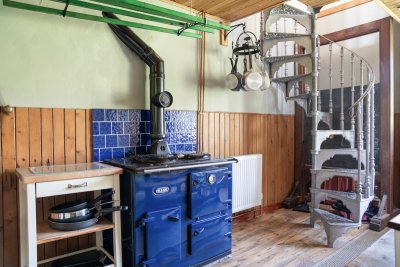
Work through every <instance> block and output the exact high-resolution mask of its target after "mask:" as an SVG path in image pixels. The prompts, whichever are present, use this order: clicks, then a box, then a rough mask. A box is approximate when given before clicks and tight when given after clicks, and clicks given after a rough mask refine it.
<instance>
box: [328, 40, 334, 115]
mask: <svg viewBox="0 0 400 267" xmlns="http://www.w3.org/2000/svg"><path fill="white" fill-rule="evenodd" d="M329 114H331V115H332V114H333V101H332V42H330V43H329Z"/></svg>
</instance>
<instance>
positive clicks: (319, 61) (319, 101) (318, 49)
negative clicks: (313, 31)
mask: <svg viewBox="0 0 400 267" xmlns="http://www.w3.org/2000/svg"><path fill="white" fill-rule="evenodd" d="M320 48H321V41H320V39H319V36H318V37H317V53H318V55H317V58H318V68H317V69H318V73H319V72H320V71H321V58H320V55H321V54H320ZM319 79H320V78H319V76H318V84H320V83H319V82H320V81H319ZM318 111H321V94H320V93H319V94H318Z"/></svg>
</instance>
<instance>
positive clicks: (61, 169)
mask: <svg viewBox="0 0 400 267" xmlns="http://www.w3.org/2000/svg"><path fill="white" fill-rule="evenodd" d="M121 173H122V169H121V168H116V167H112V166H109V165H106V164H102V163H81V164H69V165H58V166H42V167H31V168H23V169H17V175H18V177H19V203H20V207H19V214H20V250H21V253H20V260H21V266H23V267H24V266H28V267H33V266H37V265H38V264H42V263H46V262H50V261H52V260H55V259H59V258H62V257H67V256H71V255H75V254H77V253H79V252H74V253H69V254H65V255H62V256H57V257H54V258H52V259H46V260H44V261H41V262H38V261H37V245H39V244H45V243H48V242H52V241H56V240H61V239H64V238H69V237H74V236H79V235H84V234H88V233H94V232H95V233H96V247H94V248H89V249H85V250H84V251H89V250H94V249H99V250H102V251H103V252H104V253H105V254H106V255H107V256H108V257H109V258H110V259H112V260H113V261H114V266H117V267H120V266H122V259H121V228H120V227H121V216H120V212H114V213H113V216H112V217H113V221H112V222H110V221H108V220H106V219H102V220H101V222H99V223H98V224H95V225H93V226H91V227H88V228H86V229H82V230H77V231H58V230H54V229H52V228H50V227H49V226H48V225H47V223H40V224H37V223H36V198H41V197H50V196H58V195H64V194H75V193H82V192H88V191H98V190H103V189H112V190H114V191H115V193H114V195H113V199H119V194H120V188H119V174H121ZM107 229H113V231H114V234H113V237H114V240H113V241H114V257H112V256H111V255H110V254H109V253H108V252H107V251H105V250H104V249H103V248H102V242H103V240H102V231H103V230H107ZM80 252H82V251H80Z"/></svg>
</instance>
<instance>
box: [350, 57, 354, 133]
mask: <svg viewBox="0 0 400 267" xmlns="http://www.w3.org/2000/svg"><path fill="white" fill-rule="evenodd" d="M353 104H354V53H351V106H353ZM350 116H351V121H350V124H351V130H353V131H354V129H355V119H354V107H353V108H351V110H350Z"/></svg>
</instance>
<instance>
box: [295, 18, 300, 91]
mask: <svg viewBox="0 0 400 267" xmlns="http://www.w3.org/2000/svg"><path fill="white" fill-rule="evenodd" d="M296 24H297V22H296V21H295V25H296ZM294 29H295V32H296V27H295V28H294ZM298 53H299V47H298V45H297V44H296V43H294V54H295V55H297V54H298ZM298 74H299V63H297V62H294V75H295V76H296V75H298ZM294 95H299V82H298V81H296V82H295V83H294Z"/></svg>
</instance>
